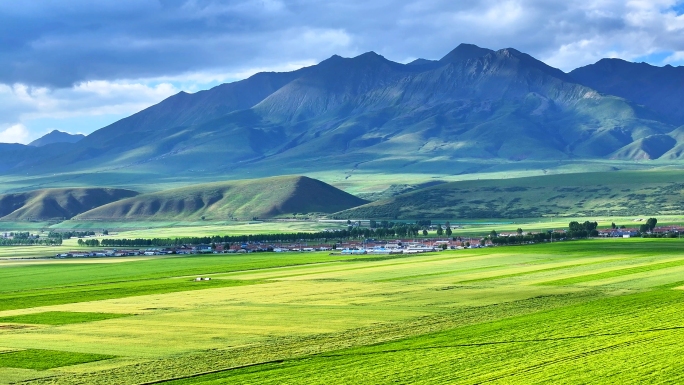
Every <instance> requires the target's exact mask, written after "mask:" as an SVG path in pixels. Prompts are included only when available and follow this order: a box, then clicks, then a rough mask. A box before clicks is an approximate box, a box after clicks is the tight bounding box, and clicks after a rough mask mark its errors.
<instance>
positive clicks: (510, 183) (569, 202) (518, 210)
mask: <svg viewBox="0 0 684 385" xmlns="http://www.w3.org/2000/svg"><path fill="white" fill-rule="evenodd" d="M683 177H684V172H682V171H679V170H677V171H672V170H670V171H663V170H660V171H624V172H596V173H577V174H563V175H547V176H535V177H527V178H511V179H489V180H485V179H483V180H470V181H460V182H452V183H445V184H440V185H437V186H433V187H429V188H425V189H420V190H417V191H413V192H409V193H406V194H402V195H398V196H396V197H392V198H389V199H384V200H380V201H376V202H372V203H369V204H367V205H363V206H360V207H356V208H352V209H349V210H346V211H343V212H341V213H337V214H335V216H336V217H339V218H343V219H347V218H367V219H420V218H426V219H432V218H454V219H455V218H526V217H527V218H533V217H543V216H566V217H567V216H599V215H600V216H611V215H617V216H630V215H682V214H684V206H683V205H682V200H681V197H682V191H684V184H682V182H681V181H682V179H683Z"/></svg>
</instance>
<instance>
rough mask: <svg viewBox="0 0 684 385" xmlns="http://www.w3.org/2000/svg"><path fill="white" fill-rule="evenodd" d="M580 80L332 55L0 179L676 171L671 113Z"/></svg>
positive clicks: (105, 134) (488, 62)
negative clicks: (651, 167)
mask: <svg viewBox="0 0 684 385" xmlns="http://www.w3.org/2000/svg"><path fill="white" fill-rule="evenodd" d="M573 72H574V71H573ZM585 72H586V71H585ZM578 74H580V72H574V73H570V74H566V73H564V72H562V71H561V70H559V69H557V68H553V67H551V66H548V65H547V64H545V63H543V62H541V61H539V60H537V59H535V58H533V57H532V56H530V55H528V54H525V53H522V52H520V51H518V50H516V49H513V48H505V49H500V50H497V51H494V50H490V49H486V48H480V47H477V46H474V45H469V44H461V45H459V46H458V47H456V48H455V49H454V50H452V51H451V52H449V53H448V54H446V55H445V56H444V57H442V58H441V59H440V60H437V61H430V60H425V59H422V60H421V61H418V63H417V64H415V63H414V64H401V63H396V62H393V61H391V60H388V59H386V58H384V57H383V56H381V55H378V54H377V53H375V52H367V53H365V54H362V55H358V56H356V57H353V58H342V57H340V56H338V55H333V56H331V57H330V58H328V59H326V60H324V61H322V62H321V63H319V64H317V65H313V66H309V67H304V68H301V69H299V70H296V71H292V72H283V73H274V72H264V73H258V74H255V75H253V76H251V77H249V78H247V79H244V80H241V81H238V82H233V83H227V84H222V85H219V86H217V87H214V88H212V89H210V90H206V91H200V92H197V93H195V94H188V93H184V92H181V93H178V94H176V95H174V96H171V97H169V98H167V99H165V100H164V101H162V102H160V103H158V104H157V105H154V106H151V107H149V108H147V109H145V110H143V111H140V112H138V113H136V114H133V115H131V116H129V117H127V118H124V119H122V120H120V121H118V122H115V123H113V124H111V125H109V126H107V127H103V128H102V129H100V130H97V131H95V132H94V133H92V134H90V135H88V136H87V137H86V138H84V139H83V140H81V141H80V142H79V143H77V144H76V145H73V146H71V147H69V148H68V149H61V150H60V149H50V154H49V155H45V154H42V153H41V154H36V153H35V152H34V153H32V152H30V151H29V150H27V149H24V148H21V147H17V148H14V147H12V149H11V154H9V153H8V154H9V155H5V156H2V155H0V172H4V173H6V174H12V173H26V174H30V175H41V174H47V173H61V172H64V171H68V172H69V173H97V172H102V171H108V172H109V171H111V170H119V171H121V170H125V171H129V170H130V171H132V172H145V173H148V174H149V175H159V178H164V177H165V176H167V175H174V174H179V173H180V174H184V175H191V174H192V173H197V172H203V173H207V172H211V173H216V174H217V175H231V176H234V177H245V176H247V174H249V173H251V174H250V175H257V176H271V175H279V174H288V173H290V174H292V173H307V172H312V171H320V170H330V169H335V170H342V169H353V168H356V167H359V165H363V167H367V168H369V169H372V170H377V171H378V172H387V173H396V172H424V171H423V170H428V169H429V168H430V164H431V162H433V160H434V159H436V158H441V159H449V160H455V159H472V160H473V161H474V162H479V161H492V160H497V161H500V162H523V163H524V162H526V161H537V160H572V159H587V160H592V159H594V160H610V159H624V160H636V159H661V158H662V159H665V160H677V159H679V156H681V151H679V150H675V149H679V148H682V146H684V141H682V140H684V138H682V137H680V136H678V135H670V133H671V132H674V130H675V128H676V127H677V126H676V125H674V124H673V123H672V121H675V120H676V119H674V118H672V117H669V118H668V117H667V116H665V117H663V116H664V115H667V113H668V111H669V110H663V109H661V110H658V109H656V108H651V107H649V105H644V104H640V103H637V102H634V101H633V100H631V99H629V98H626V97H624V96H621V95H617V96H614V95H612V94H609V93H605V92H602V91H601V90H597V89H594V88H592V87H590V86H588V85H587V84H583V83H588V81H584V82H581V81H579V80H577V78H578V77H580V76H579V75H578ZM672 119H674V120H672ZM662 135H669V136H670V137H671V138H673V139H674V142H672V140H670V139H665V138H664V137H662ZM649 137H653V138H660V139H661V142H662V143H661V144H659V145H657V146H655V147H654V145H655V144H656V141H657V140H655V139H646V138H649ZM656 147H657V149H656ZM663 149H666V150H667V151H665V152H662V151H661V150H663ZM46 150H48V149H46ZM656 155H658V156H656ZM48 160H49V161H48ZM3 170H4V171H3ZM198 170H204V171H198ZM121 172H123V171H121Z"/></svg>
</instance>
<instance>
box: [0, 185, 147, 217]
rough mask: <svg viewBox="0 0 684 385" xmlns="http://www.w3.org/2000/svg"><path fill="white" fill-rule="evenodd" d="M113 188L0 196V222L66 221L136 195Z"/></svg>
mask: <svg viewBox="0 0 684 385" xmlns="http://www.w3.org/2000/svg"><path fill="white" fill-rule="evenodd" d="M137 194H138V193H137V192H135V191H130V190H123V189H112V188H96V187H93V188H65V189H44V190H35V191H29V192H24V193H16V194H5V195H0V220H11V221H23V220H45V219H69V218H72V217H73V216H75V215H77V214H80V213H83V212H86V211H88V210H91V209H93V208H95V207H98V206H102V205H104V204H107V203H110V202H114V201H117V200H120V199H124V198H129V197H133V196H136V195H137Z"/></svg>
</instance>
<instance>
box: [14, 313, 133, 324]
mask: <svg viewBox="0 0 684 385" xmlns="http://www.w3.org/2000/svg"><path fill="white" fill-rule="evenodd" d="M128 316H130V314H117V313H86V312H68V311H48V312H43V313H33V314H22V315H15V316H8V317H0V323H17V324H39V325H68V324H75V323H82V322H93V321H103V320H108V319H114V318H121V317H128Z"/></svg>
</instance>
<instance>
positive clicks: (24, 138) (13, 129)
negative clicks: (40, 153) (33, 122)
mask: <svg viewBox="0 0 684 385" xmlns="http://www.w3.org/2000/svg"><path fill="white" fill-rule="evenodd" d="M30 137H31V133H30V132H29V130H28V129H26V127H24V125H23V124H15V125H12V126H10V127H7V128H6V129H4V130H2V131H0V143H22V144H27V143H28V142H29V138H30Z"/></svg>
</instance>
